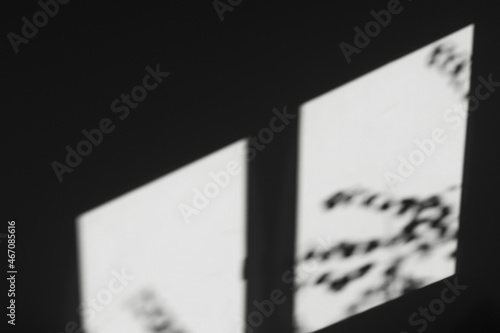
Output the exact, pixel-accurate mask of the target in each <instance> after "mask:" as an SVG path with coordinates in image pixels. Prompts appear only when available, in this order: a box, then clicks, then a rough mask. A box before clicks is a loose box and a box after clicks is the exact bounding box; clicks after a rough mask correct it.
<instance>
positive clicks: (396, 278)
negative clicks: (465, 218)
mask: <svg viewBox="0 0 500 333" xmlns="http://www.w3.org/2000/svg"><path fill="white" fill-rule="evenodd" d="M472 36H473V26H472V25H471V26H468V27H466V28H464V29H462V30H460V31H458V32H455V33H454V34H451V35H449V36H447V37H446V38H443V39H440V40H438V41H436V42H434V43H432V44H430V45H427V46H425V47H423V48H421V49H419V50H417V51H415V52H413V53H411V54H409V55H407V56H405V57H403V58H400V59H398V60H396V61H394V62H391V63H389V64H387V65H385V66H383V67H381V68H379V69H377V70H375V71H373V72H370V73H369V74H367V75H365V76H363V77H361V78H359V79H357V80H354V81H352V82H350V83H348V84H346V85H344V86H342V87H339V88H337V89H334V90H332V91H330V92H327V93H325V94H323V95H321V96H319V97H317V98H315V99H313V100H310V101H308V102H306V103H305V104H304V105H303V106H302V107H301V110H300V114H301V124H300V136H299V188H298V231H297V252H296V259H297V276H296V284H297V286H298V289H297V292H296V298H295V299H296V302H295V310H294V316H295V321H296V324H297V326H298V331H299V332H311V331H314V330H317V329H320V328H323V327H325V326H328V325H330V324H333V323H335V322H338V321H339V320H342V319H345V318H347V317H349V316H351V315H353V314H356V313H360V312H362V311H364V310H367V309H369V308H372V307H374V306H376V305H379V304H382V303H384V302H386V301H388V300H391V299H394V298H396V297H399V296H401V295H403V294H404V293H406V292H408V291H411V290H414V289H418V288H420V287H423V286H426V285H428V284H430V283H433V282H436V281H438V280H440V279H443V278H446V277H448V276H449V275H452V274H454V272H455V250H456V245H457V230H458V214H459V203H460V191H461V181H462V166H463V159H464V143H465V131H466V126H465V125H466V112H467V98H466V95H467V94H468V91H469V76H470V61H471V54H472Z"/></svg>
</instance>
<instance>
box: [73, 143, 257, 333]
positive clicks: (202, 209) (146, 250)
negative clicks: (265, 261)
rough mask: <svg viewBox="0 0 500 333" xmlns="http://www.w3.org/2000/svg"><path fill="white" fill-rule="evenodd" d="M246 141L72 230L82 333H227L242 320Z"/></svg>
mask: <svg viewBox="0 0 500 333" xmlns="http://www.w3.org/2000/svg"><path fill="white" fill-rule="evenodd" d="M245 152H246V140H240V141H238V142H236V143H234V144H231V145H229V146H227V147H225V148H223V149H221V150H219V151H217V152H215V153H213V154H210V155H208V156H206V157H204V158H201V159H199V160H197V161H195V162H193V163H191V164H189V165H187V166H185V167H182V168H180V169H179V170H176V171H175V172H172V173H170V174H168V175H166V176H164V177H161V178H159V179H157V180H155V181H153V182H151V183H148V184H146V185H144V186H142V187H140V188H138V189H136V190H134V191H132V192H129V193H127V194H125V195H123V196H120V197H118V198H116V199H114V200H112V201H110V202H108V203H105V204H103V205H101V206H99V207H97V208H95V209H93V210H91V211H89V212H86V213H84V214H82V215H81V216H80V217H79V218H78V220H77V227H78V241H79V244H78V245H79V255H80V277H81V301H82V304H81V307H80V311H81V314H82V317H83V318H82V319H83V323H84V327H85V329H86V332H89V333H115V332H116V333H123V332H130V333H146V332H163V333H167V332H176V333H181V332H184V333H191V332H192V333H196V332H200V333H207V332H208V333H210V332H213V333H221V332H228V333H229V332H231V333H232V332H234V330H235V327H238V326H239V325H240V322H239V318H243V317H244V300H245V299H244V295H245V283H244V280H243V276H242V270H243V261H244V258H245V251H246V247H245V243H246V241H245V239H246V238H245V230H246V226H245V215H246V208H245V202H246V200H245V197H246V174H247V171H246V164H245V157H246V155H245Z"/></svg>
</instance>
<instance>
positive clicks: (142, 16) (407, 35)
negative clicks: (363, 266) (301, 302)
mask: <svg viewBox="0 0 500 333" xmlns="http://www.w3.org/2000/svg"><path fill="white" fill-rule="evenodd" d="M233 2H234V3H237V1H233ZM387 4H388V1H378V0H377V1H349V2H347V1H345V2H334V1H330V2H326V1H324V2H323V1H310V2H306V1H301V2H285V1H280V2H278V1H273V2H269V1H267V2H266V1H242V2H241V3H240V4H239V5H237V6H235V7H234V10H233V11H227V12H225V13H224V20H223V21H221V20H220V18H219V16H218V14H217V12H216V10H215V9H214V6H213V4H212V2H211V1H164V2H151V3H147V2H113V3H111V2H104V3H103V2H95V3H94V2H92V3H89V2H82V1H70V2H69V3H67V4H65V5H60V6H59V12H58V13H57V14H55V15H54V17H51V18H50V19H49V22H48V24H47V25H46V26H44V27H41V28H39V31H38V33H37V34H36V35H35V36H34V37H32V38H31V39H29V41H28V42H27V43H25V44H20V45H19V51H18V52H17V53H16V52H15V51H14V48H13V47H12V45H11V42H10V41H9V39H8V37H7V36H8V34H9V32H14V33H16V34H21V27H22V25H23V22H22V21H21V18H22V17H23V16H26V17H28V18H30V19H31V18H32V15H33V14H34V13H35V12H36V11H39V10H40V6H39V5H38V4H37V2H36V1H18V2H15V3H9V7H10V8H9V9H7V7H5V10H2V14H1V15H2V19H1V22H2V29H3V30H2V31H3V33H4V36H5V37H4V39H3V43H2V48H1V49H2V59H3V61H2V72H1V73H2V79H3V80H4V84H3V98H2V104H3V112H2V116H3V122H2V124H3V130H2V135H3V142H4V144H3V147H4V152H5V156H4V159H3V165H4V167H5V168H6V171H7V172H4V173H3V181H2V185H3V186H2V189H3V197H4V200H3V205H2V206H3V208H4V215H3V220H2V221H0V223H2V224H1V226H0V230H1V231H0V233H5V232H6V230H7V220H8V219H14V220H15V221H16V228H17V230H16V241H17V243H16V246H17V251H16V263H17V265H18V270H19V274H18V276H17V283H16V286H17V289H18V290H17V291H18V292H17V293H16V326H15V329H14V330H13V331H15V332H27V331H28V330H34V329H36V330H37V331H38V332H63V331H64V327H65V325H66V323H67V322H68V321H77V322H78V321H79V318H78V315H77V313H76V308H77V306H78V303H79V299H78V271H77V252H76V235H75V223H74V221H75V217H76V216H77V215H78V214H80V213H82V212H84V211H86V210H88V209H90V208H93V207H95V206H97V205H99V204H101V203H103V202H105V201H107V200H110V199H112V198H114V197H116V196H117V195H120V194H122V193H125V192H127V191H130V190H132V189H134V188H136V187H138V186H140V185H142V184H144V183H146V182H148V181H151V180H153V179H155V178H157V177H159V176H162V175H164V174H166V173H168V172H169V171H172V170H175V169H177V168H179V167H181V166H182V165H185V164H186V163H189V162H191V161H193V160H195V159H197V158H199V157H201V156H204V155H206V154H208V153H210V152H213V151H214V150H216V149H219V148H221V147H223V146H225V145H227V144H229V143H231V142H233V141H235V140H237V139H239V138H241V137H244V136H249V135H255V134H256V133H257V132H258V131H259V129H261V128H263V127H265V126H267V123H268V122H269V119H270V117H271V116H272V109H273V108H275V107H276V108H279V109H281V108H282V107H283V106H284V105H286V106H287V109H288V111H289V112H290V113H293V114H296V113H297V112H298V108H299V106H300V104H301V103H303V102H305V101H307V100H309V99H311V98H313V97H315V96H317V95H319V94H321V93H324V92H326V91H328V90H331V89H333V88H335V87H337V86H339V85H341V84H343V83H345V82H347V81H350V80H352V79H354V78H356V77H358V76H360V75H362V74H365V73H366V72H368V71H370V70H373V69H375V68H377V67H379V66H381V65H383V64H385V63H387V62H389V61H391V60H394V59H396V58H399V57H401V56H403V55H405V54H407V53H409V52H411V51H413V50H416V49H418V48H420V47H422V46H424V45H426V44H428V43H430V42H432V41H434V40H436V39H438V38H441V37H444V36H445V35H447V34H449V33H452V32H454V31H456V30H458V29H460V28H462V27H464V26H466V25H468V24H470V23H474V24H475V36H474V55H473V61H474V62H473V66H472V78H471V86H472V87H473V88H474V87H475V86H476V85H477V82H478V81H477V79H476V78H477V77H478V76H479V75H482V76H483V77H487V76H488V75H489V74H491V75H492V77H493V80H496V81H500V70H499V69H500V68H499V65H498V63H499V61H498V59H500V48H499V47H498V43H499V41H500V20H499V19H498V17H499V14H500V10H499V9H500V7H499V5H498V4H496V3H495V2H494V1H490V2H482V3H479V2H476V1H472V0H471V1H424V0H419V1H416V0H414V1H411V0H402V1H401V5H402V6H403V10H402V11H401V13H400V14H397V15H395V16H393V17H392V20H391V22H390V24H389V25H388V26H387V27H384V28H382V30H381V32H380V33H379V35H377V36H376V37H373V38H372V40H371V42H370V44H369V45H368V46H366V47H365V48H363V49H362V50H361V52H360V53H359V54H354V55H353V56H352V61H351V62H350V63H347V61H346V59H345V57H344V55H343V54H342V51H341V49H340V48H339V44H340V43H341V42H342V41H345V42H348V43H352V41H353V37H354V30H353V28H354V27H355V26H364V24H366V23H367V22H368V21H369V20H371V19H372V18H371V15H370V11H371V10H376V11H378V10H381V9H384V8H387ZM157 64H159V66H160V69H161V70H162V71H165V72H169V73H170V75H169V76H168V77H166V78H164V80H163V82H161V83H160V84H159V85H158V87H157V88H156V89H154V90H152V91H150V92H149V93H148V96H147V98H146V99H145V100H144V101H143V102H141V103H140V104H139V105H138V106H137V107H136V108H135V109H131V110H130V114H129V115H128V117H126V118H124V119H119V118H118V116H119V115H121V113H113V112H112V110H111V108H110V105H111V103H112V102H113V101H114V100H115V99H117V98H119V97H120V94H122V93H129V92H130V90H131V89H132V88H133V87H134V86H136V85H138V84H140V83H141V82H142V78H143V77H144V75H145V74H146V69H145V68H146V66H151V67H153V68H154V67H155V66H157ZM499 90H500V89H499ZM499 105H500V93H499V92H496V93H492V94H491V97H490V98H488V99H486V100H485V101H481V103H480V106H479V108H478V109H477V110H476V111H474V112H472V113H471V114H470V117H469V118H468V121H469V128H468V135H467V148H466V162H465V176H464V188H463V190H464V194H463V211H462V214H461V231H460V239H459V250H458V264H457V270H458V276H459V281H460V283H461V284H465V285H467V286H468V287H467V289H466V290H465V291H463V294H462V295H461V296H460V297H459V299H457V301H456V302H454V303H453V304H451V305H450V306H449V308H448V307H447V308H446V311H445V312H444V313H443V314H442V315H441V316H439V318H438V319H437V320H436V321H434V322H432V323H431V324H429V325H428V327H427V329H426V330H425V331H426V332H471V331H475V330H477V329H478V328H480V327H481V328H483V331H486V328H487V327H491V325H493V327H496V330H495V329H493V330H490V331H491V332H494V331H498V326H499V325H498V322H497V321H496V315H497V314H498V313H499V311H500V303H499V297H500V291H499V290H500V289H499V287H498V281H500V272H499V271H500V270H499V263H500V261H499V259H498V256H499V254H500V242H499V241H498V240H499V235H500V226H499V221H500V216H499V215H500V209H498V207H499V206H498V203H497V202H498V199H499V196H498V194H497V193H498V191H499V189H500V184H499V177H498V171H497V170H498V164H497V160H498V158H497V156H498V154H499V152H500V149H499V148H500V137H499V135H498V133H499V131H498V127H499V124H500V117H499V110H500V109H499ZM103 118H110V119H112V120H113V124H114V125H115V129H114V131H113V132H112V133H109V134H106V135H105V136H104V139H103V141H102V143H101V144H100V145H99V146H97V147H94V149H93V152H92V153H91V154H90V155H89V156H87V157H84V159H83V161H82V163H81V164H80V165H79V166H77V167H75V168H74V170H73V171H72V172H71V173H65V174H64V175H63V180H62V181H59V180H58V178H57V176H56V175H55V173H54V170H53V168H52V166H51V164H52V163H53V162H54V161H59V162H63V160H64V158H65V156H66V150H65V147H66V145H69V146H71V147H75V146H76V144H77V143H78V142H79V141H80V140H82V139H84V136H83V134H82V133H81V131H82V130H83V129H88V130H90V129H92V128H96V127H98V126H99V123H100V121H101V120H102V119H103ZM298 121H300V119H297V121H296V122H293V123H292V124H291V125H290V126H289V127H287V128H286V130H285V131H283V132H282V133H281V134H280V136H277V137H276V139H275V140H274V141H273V142H272V143H271V144H270V145H269V146H268V147H266V149H265V150H263V151H262V152H259V154H258V156H257V157H256V158H255V160H254V161H253V162H251V163H250V166H249V167H250V169H249V173H250V177H252V175H253V177H254V178H252V179H254V180H255V181H254V182H252V183H251V184H249V186H250V189H249V191H250V192H249V193H250V195H251V196H250V199H249V203H250V204H251V205H256V206H259V207H261V210H259V211H257V210H251V211H250V212H249V222H251V224H250V227H249V231H250V233H249V237H250V238H249V251H250V252H249V271H248V278H249V279H250V281H249V286H248V295H247V298H248V303H250V302H251V300H253V299H262V298H264V297H265V296H266V295H268V294H269V291H270V290H272V289H274V288H279V287H280V283H282V282H280V281H281V280H280V276H281V274H282V273H283V272H284V271H286V270H287V269H288V268H290V267H291V266H292V265H293V257H292V255H293V242H294V239H293V237H294V233H295V231H294V226H293V224H294V218H295V188H296V184H295V182H296V180H295V177H296V165H295V162H296V140H297V122H298ZM252 221H253V222H252ZM4 245H5V243H3V244H2V251H3V248H4V247H3V246H4ZM2 257H3V254H2ZM5 260H7V258H5ZM2 267H4V266H2ZM2 269H3V268H2ZM450 280H451V281H452V280H453V278H451V279H450ZM443 286H444V282H443V281H440V282H437V283H435V284H433V285H431V286H428V287H426V288H424V289H421V290H419V291H416V292H413V293H411V294H409V295H406V296H405V297H403V298H400V299H397V300H395V301H392V302H390V303H388V304H386V305H384V306H381V307H377V308H375V309H372V310H370V311H368V312H365V313H362V314H360V315H357V316H355V317H352V318H350V319H348V320H346V321H343V322H341V323H339V324H337V325H334V326H333V327H332V328H326V329H325V330H322V331H321V332H333V331H335V332H338V333H342V332H395V333H397V332H402V331H408V332H414V331H416V330H415V329H414V328H413V327H410V326H409V324H408V316H409V315H410V314H411V313H412V312H414V311H417V310H418V308H419V306H425V305H427V304H429V302H430V301H432V300H433V299H434V298H436V297H438V295H439V294H440V292H441V290H442V289H443ZM2 288H6V289H4V290H7V284H5V286H4V287H2ZM1 293H2V294H3V293H4V291H1ZM5 299H6V298H2V302H3V303H2V307H4V306H7V303H6V302H5ZM292 307H293V302H292V301H290V302H287V303H286V304H285V305H283V306H281V307H279V308H278V309H277V310H276V314H275V315H273V316H272V317H270V318H268V319H266V322H265V324H264V325H263V326H262V327H261V328H260V331H262V332H288V331H289V330H290V327H291V326H290V325H291V313H292ZM2 316H3V317H5V315H2ZM2 321H5V322H6V320H5V318H4V319H3V320H2ZM3 324H4V322H2V325H3ZM9 329H12V327H9ZM255 332H257V330H255Z"/></svg>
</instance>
